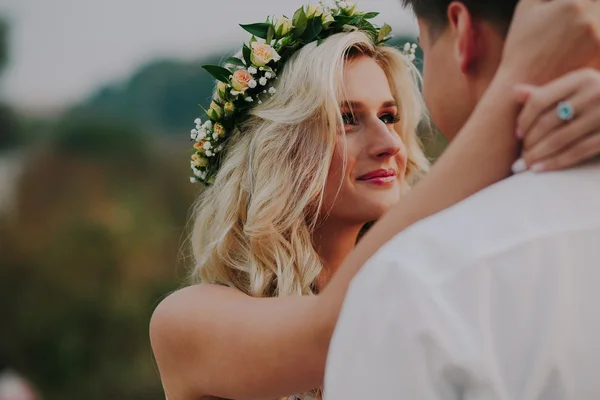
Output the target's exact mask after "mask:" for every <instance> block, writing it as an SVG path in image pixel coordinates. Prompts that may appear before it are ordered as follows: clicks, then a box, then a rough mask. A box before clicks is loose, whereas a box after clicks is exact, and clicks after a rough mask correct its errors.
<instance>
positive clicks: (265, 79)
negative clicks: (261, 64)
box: [258, 76, 267, 86]
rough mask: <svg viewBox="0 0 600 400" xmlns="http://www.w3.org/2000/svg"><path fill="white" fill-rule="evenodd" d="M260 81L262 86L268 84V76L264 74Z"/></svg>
mask: <svg viewBox="0 0 600 400" xmlns="http://www.w3.org/2000/svg"><path fill="white" fill-rule="evenodd" d="M258 83H260V85H261V86H265V85H266V84H267V78H265V77H264V76H263V77H262V78H260V79H259V80H258Z"/></svg>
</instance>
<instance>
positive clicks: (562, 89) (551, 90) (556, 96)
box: [517, 71, 583, 132]
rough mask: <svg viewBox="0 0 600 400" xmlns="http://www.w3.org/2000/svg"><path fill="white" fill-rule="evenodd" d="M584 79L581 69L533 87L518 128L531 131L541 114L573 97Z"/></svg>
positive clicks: (521, 114)
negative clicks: (543, 84)
mask: <svg viewBox="0 0 600 400" xmlns="http://www.w3.org/2000/svg"><path fill="white" fill-rule="evenodd" d="M582 81H583V79H582V74H581V71H575V72H572V73H570V74H567V75H565V76H564V77H562V78H559V79H557V80H555V81H553V82H551V83H549V84H547V85H545V86H541V87H537V88H534V89H532V92H531V94H530V95H529V99H528V100H527V102H526V103H525V106H524V107H523V110H521V113H520V114H519V117H518V119H517V127H518V129H519V130H520V131H522V132H527V131H529V129H531V127H532V126H533V124H534V123H535V122H536V120H537V119H538V118H539V117H540V115H541V114H543V113H544V112H545V111H547V110H549V109H550V108H554V107H555V106H556V104H557V103H558V102H560V101H562V100H564V99H566V98H569V97H571V96H572V95H573V94H574V93H575V92H576V91H577V90H578V89H579V88H580V87H581V85H582ZM517 90H519V89H517ZM523 90H528V89H527V88H525V89H523Z"/></svg>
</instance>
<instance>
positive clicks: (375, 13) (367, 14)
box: [362, 12, 379, 19]
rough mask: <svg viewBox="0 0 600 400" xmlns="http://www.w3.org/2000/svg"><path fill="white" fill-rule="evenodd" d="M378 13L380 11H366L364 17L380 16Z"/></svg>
mask: <svg viewBox="0 0 600 400" xmlns="http://www.w3.org/2000/svg"><path fill="white" fill-rule="evenodd" d="M378 15H379V13H378V12H370V13H366V14H364V15H363V16H362V17H363V18H364V19H373V18H375V17H376V16H378Z"/></svg>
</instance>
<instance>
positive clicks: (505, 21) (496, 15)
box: [402, 0, 519, 34]
mask: <svg viewBox="0 0 600 400" xmlns="http://www.w3.org/2000/svg"><path fill="white" fill-rule="evenodd" d="M452 1H454V0H402V3H403V4H404V6H405V7H408V6H410V7H411V8H412V9H413V10H414V12H415V14H416V15H417V17H419V18H422V19H424V20H425V21H427V22H428V23H429V24H430V25H431V28H432V29H433V30H441V29H443V28H445V27H446V25H447V23H448V19H447V10H448V6H449V5H450V3H452ZM458 1H460V2H461V3H463V4H464V5H465V6H466V7H467V8H468V9H469V11H470V12H471V14H472V15H473V17H475V18H481V19H485V20H489V21H490V22H493V23H494V24H496V26H498V28H500V29H501V30H502V32H503V33H504V34H506V32H508V27H509V26H510V22H511V21H512V18H513V14H514V12H515V8H516V7H517V3H518V2H519V0H458Z"/></svg>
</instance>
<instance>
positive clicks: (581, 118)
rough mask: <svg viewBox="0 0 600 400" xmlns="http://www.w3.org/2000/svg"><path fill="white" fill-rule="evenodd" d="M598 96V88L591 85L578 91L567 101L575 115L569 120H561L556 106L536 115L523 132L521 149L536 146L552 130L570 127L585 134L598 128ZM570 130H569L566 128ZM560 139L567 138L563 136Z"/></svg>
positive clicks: (599, 123) (599, 125)
mask: <svg viewBox="0 0 600 400" xmlns="http://www.w3.org/2000/svg"><path fill="white" fill-rule="evenodd" d="M599 96H600V88H598V87H596V86H592V87H590V88H588V89H586V90H585V91H580V92H578V93H577V94H575V96H573V97H572V98H570V99H568V102H569V103H570V104H571V105H572V106H573V109H574V110H575V113H576V115H575V117H574V119H573V120H571V121H567V122H565V121H563V120H561V119H560V118H559V117H558V114H557V111H556V106H555V107H553V108H551V109H549V110H548V111H546V112H545V113H544V114H543V115H541V116H540V117H538V119H537V120H536V121H535V123H534V125H533V127H531V128H530V130H529V132H527V133H526V134H525V137H524V139H523V151H524V152H527V151H529V150H531V149H532V148H534V147H536V146H538V145H539V144H540V143H541V142H542V141H544V140H546V139H547V138H548V137H549V136H551V135H553V132H557V131H559V130H560V131H563V130H564V129H566V128H567V127H572V128H573V130H575V131H577V130H578V131H577V132H578V133H580V134H586V133H589V132H590V131H594V130H596V129H598V128H600V122H599V121H598V118H599V117H598V112H597V107H598V105H600V102H599V101H598V98H599ZM568 131H569V132H571V130H568ZM563 134H564V133H563ZM562 139H568V137H565V136H563V137H562Z"/></svg>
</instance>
